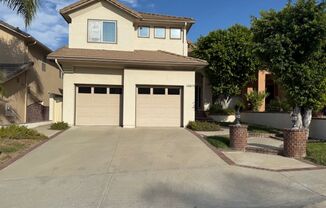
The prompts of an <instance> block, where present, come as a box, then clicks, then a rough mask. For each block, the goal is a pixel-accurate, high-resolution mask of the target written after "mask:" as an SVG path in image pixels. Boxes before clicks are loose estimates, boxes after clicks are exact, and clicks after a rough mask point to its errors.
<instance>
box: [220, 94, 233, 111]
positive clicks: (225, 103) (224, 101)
mask: <svg viewBox="0 0 326 208" xmlns="http://www.w3.org/2000/svg"><path fill="white" fill-rule="evenodd" d="M230 102H231V97H230V96H221V97H220V104H221V106H222V108H223V109H227V108H228V107H229V105H230Z"/></svg>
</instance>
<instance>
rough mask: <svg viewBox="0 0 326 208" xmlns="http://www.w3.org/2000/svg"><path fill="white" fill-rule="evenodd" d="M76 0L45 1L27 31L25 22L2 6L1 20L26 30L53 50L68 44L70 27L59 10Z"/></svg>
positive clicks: (0, 9)
mask: <svg viewBox="0 0 326 208" xmlns="http://www.w3.org/2000/svg"><path fill="white" fill-rule="evenodd" d="M75 1H76V0H43V1H40V2H41V5H40V8H39V9H38V12H37V16H36V17H35V19H34V20H33V22H32V24H31V26H30V27H28V28H27V30H25V26H24V20H23V18H22V17H21V16H18V15H17V14H16V13H15V12H14V11H12V10H10V9H9V8H7V7H6V6H5V5H3V4H0V14H1V16H0V17H1V19H2V20H3V21H5V22H7V23H9V24H11V25H13V26H15V27H19V28H20V29H23V30H25V31H26V32H28V33H30V34H31V35H32V36H33V37H35V38H36V39H37V40H39V41H41V42H42V43H44V44H45V45H47V46H48V47H49V48H51V49H57V48H59V47H62V46H63V45H65V44H67V43H66V40H67V35H68V26H67V23H66V22H65V20H64V19H63V18H62V17H61V15H60V14H59V10H60V9H61V8H63V7H65V6H67V5H69V4H71V3H73V2H75Z"/></svg>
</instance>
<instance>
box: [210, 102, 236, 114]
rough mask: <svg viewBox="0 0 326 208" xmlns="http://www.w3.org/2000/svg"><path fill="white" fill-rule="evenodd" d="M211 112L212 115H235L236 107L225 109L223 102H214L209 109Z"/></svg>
mask: <svg viewBox="0 0 326 208" xmlns="http://www.w3.org/2000/svg"><path fill="white" fill-rule="evenodd" d="M209 113H210V114H212V115H226V116H229V115H234V114H235V110H234V109H230V108H228V109H223V107H222V105H221V104H213V105H212V106H211V107H210V109H209Z"/></svg>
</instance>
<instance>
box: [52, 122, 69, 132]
mask: <svg viewBox="0 0 326 208" xmlns="http://www.w3.org/2000/svg"><path fill="white" fill-rule="evenodd" d="M68 128H69V125H68V124H67V123H65V122H57V123H53V124H52V125H51V127H50V129H52V130H66V129H68Z"/></svg>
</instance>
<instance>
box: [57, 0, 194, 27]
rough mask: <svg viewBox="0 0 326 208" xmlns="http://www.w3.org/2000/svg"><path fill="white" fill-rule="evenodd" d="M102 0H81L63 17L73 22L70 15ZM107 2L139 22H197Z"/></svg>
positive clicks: (68, 9)
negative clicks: (139, 10)
mask: <svg viewBox="0 0 326 208" xmlns="http://www.w3.org/2000/svg"><path fill="white" fill-rule="evenodd" d="M99 1H101V0H80V1H77V2H76V3H73V4H71V5H69V6H67V7H64V8H63V9H61V10H60V13H61V15H62V16H63V17H64V18H65V20H66V21H67V22H71V19H70V17H69V14H70V13H72V12H74V11H77V10H79V9H82V8H85V7H87V6H88V5H91V4H94V3H96V2H99ZM103 1H106V2H108V3H110V4H112V5H113V6H116V7H117V8H119V9H121V10H123V11H125V12H127V13H128V14H130V15H131V16H133V17H135V18H136V19H138V20H139V21H169V22H171V23H174V22H187V23H189V24H190V25H191V24H193V23H195V20H194V19H192V18H189V17H177V16H170V15H162V14H152V13H144V12H138V11H135V10H133V9H131V8H129V7H127V6H125V5H124V4H122V3H120V2H119V1H117V0H103Z"/></svg>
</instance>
